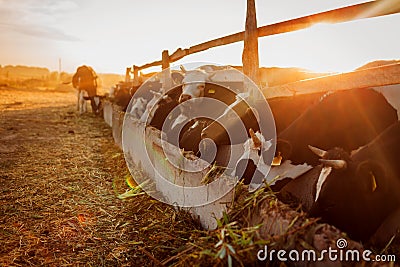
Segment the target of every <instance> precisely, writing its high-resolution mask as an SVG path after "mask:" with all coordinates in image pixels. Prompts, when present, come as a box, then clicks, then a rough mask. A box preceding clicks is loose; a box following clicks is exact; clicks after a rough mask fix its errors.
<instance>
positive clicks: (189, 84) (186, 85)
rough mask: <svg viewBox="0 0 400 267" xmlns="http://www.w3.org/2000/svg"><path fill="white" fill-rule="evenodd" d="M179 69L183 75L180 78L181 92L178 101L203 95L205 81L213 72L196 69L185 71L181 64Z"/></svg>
mask: <svg viewBox="0 0 400 267" xmlns="http://www.w3.org/2000/svg"><path fill="white" fill-rule="evenodd" d="M181 70H182V72H183V73H184V74H185V77H184V78H183V80H182V94H181V96H180V97H179V103H183V102H185V101H187V100H190V99H192V98H198V97H203V96H204V90H205V88H206V82H208V81H210V80H211V76H212V75H213V74H208V73H206V72H205V71H203V70H198V69H196V70H190V71H187V70H186V69H185V68H184V67H183V66H181Z"/></svg>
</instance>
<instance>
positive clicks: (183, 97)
mask: <svg viewBox="0 0 400 267" xmlns="http://www.w3.org/2000/svg"><path fill="white" fill-rule="evenodd" d="M190 99H192V96H191V95H181V96H180V97H179V103H183V102H185V101H187V100H190Z"/></svg>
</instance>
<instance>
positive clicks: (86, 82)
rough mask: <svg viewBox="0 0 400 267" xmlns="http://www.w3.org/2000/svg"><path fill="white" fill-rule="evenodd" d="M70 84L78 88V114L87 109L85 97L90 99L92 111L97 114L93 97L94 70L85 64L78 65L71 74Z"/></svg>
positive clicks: (95, 77) (95, 90)
mask: <svg viewBox="0 0 400 267" xmlns="http://www.w3.org/2000/svg"><path fill="white" fill-rule="evenodd" d="M72 86H73V87H74V88H76V89H77V90H78V94H77V95H78V97H77V98H78V100H77V110H78V111H79V114H83V113H84V112H86V111H87V108H86V101H85V100H86V99H89V100H90V103H91V106H92V111H93V113H95V114H98V112H99V111H98V108H97V105H96V102H95V100H94V97H95V96H96V95H97V75H96V73H95V72H94V70H93V69H92V68H91V67H89V66H86V65H82V66H79V67H78V68H77V69H76V72H75V74H74V75H73V76H72Z"/></svg>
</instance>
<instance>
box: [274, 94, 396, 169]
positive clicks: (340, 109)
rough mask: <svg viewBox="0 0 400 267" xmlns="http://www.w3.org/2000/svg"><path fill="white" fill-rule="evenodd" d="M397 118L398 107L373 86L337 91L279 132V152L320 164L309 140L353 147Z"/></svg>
mask: <svg viewBox="0 0 400 267" xmlns="http://www.w3.org/2000/svg"><path fill="white" fill-rule="evenodd" d="M397 120H398V117H397V111H396V110H395V109H394V108H393V107H392V106H391V105H390V104H389V103H388V102H387V101H386V99H385V97H384V96H383V95H382V94H381V93H378V92H376V91H374V90H372V89H367V88H361V89H353V90H346V91H337V92H334V93H330V94H328V95H326V96H325V97H323V98H322V99H321V101H319V102H318V103H316V104H314V105H313V106H311V107H310V108H309V109H307V111H305V112H304V113H303V114H302V115H301V116H300V117H299V118H298V119H296V120H295V121H294V122H293V123H292V124H291V125H290V126H289V127H288V128H286V129H285V130H284V131H282V132H281V133H280V134H279V135H278V140H277V149H276V151H277V153H280V155H282V157H283V159H290V160H291V161H292V162H293V163H294V164H302V163H307V164H310V165H312V166H316V165H318V164H319V160H318V157H317V156H316V155H315V154H313V153H312V152H311V151H310V150H309V149H308V144H313V145H314V146H317V147H320V148H322V149H325V150H326V149H330V148H332V147H341V148H343V149H344V150H345V151H352V150H354V149H357V148H359V147H360V146H363V145H365V144H367V143H368V142H370V141H371V140H372V139H373V138H375V137H376V136H377V135H378V134H379V133H380V132H382V131H383V130H384V129H386V128H387V127H388V126H390V125H391V124H393V123H394V122H395V121H397Z"/></svg>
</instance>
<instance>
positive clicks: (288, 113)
mask: <svg viewBox="0 0 400 267" xmlns="http://www.w3.org/2000/svg"><path fill="white" fill-rule="evenodd" d="M324 94H325V93H324V92H318V93H312V94H302V95H294V96H287V97H276V98H272V99H267V102H268V105H269V107H270V108H271V112H272V114H273V116H274V119H275V127H276V134H277V135H279V134H280V133H281V132H282V131H283V130H285V129H286V128H287V127H289V126H290V124H292V123H293V122H294V121H295V120H296V119H297V118H299V117H300V116H301V115H302V114H303V113H304V112H305V111H306V110H307V109H308V108H309V107H311V106H312V105H314V104H316V103H318V102H319V101H320V99H321V97H323V96H324Z"/></svg>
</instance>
